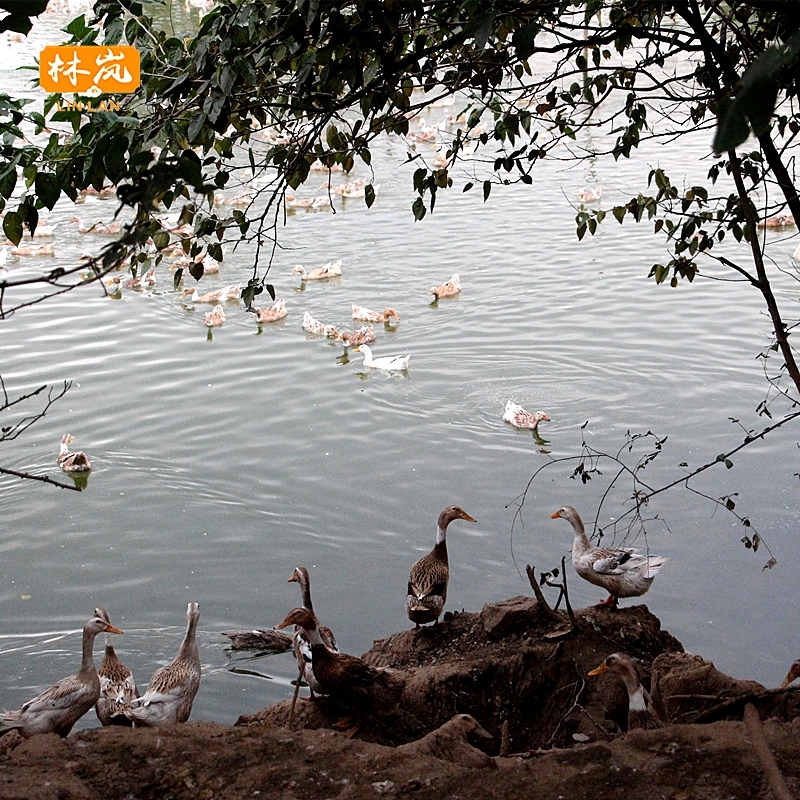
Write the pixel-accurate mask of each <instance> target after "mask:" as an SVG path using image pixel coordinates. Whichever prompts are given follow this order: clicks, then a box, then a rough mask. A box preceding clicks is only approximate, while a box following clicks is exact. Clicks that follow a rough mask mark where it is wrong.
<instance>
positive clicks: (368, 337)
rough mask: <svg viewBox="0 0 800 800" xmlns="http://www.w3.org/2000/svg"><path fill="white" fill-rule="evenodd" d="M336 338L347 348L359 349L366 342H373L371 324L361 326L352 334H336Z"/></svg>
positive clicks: (373, 335)
mask: <svg viewBox="0 0 800 800" xmlns="http://www.w3.org/2000/svg"><path fill="white" fill-rule="evenodd" d="M336 338H337V339H338V340H339V341H340V342H344V344H345V346H347V347H353V348H356V347H361V346H362V345H365V344H367V343H368V342H374V341H375V331H374V330H373V329H372V325H371V324H367V325H362V326H361V327H360V328H359V329H358V330H357V331H353V332H352V333H351V332H349V331H342V332H341V333H339V334H337V336H336Z"/></svg>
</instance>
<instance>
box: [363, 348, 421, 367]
mask: <svg viewBox="0 0 800 800" xmlns="http://www.w3.org/2000/svg"><path fill="white" fill-rule="evenodd" d="M358 349H359V350H361V351H363V353H364V366H365V367H372V368H373V369H388V370H397V371H400V370H404V369H408V362H409V360H410V359H411V354H408V355H405V356H381V357H380V358H373V357H372V350H371V349H370V346H369V345H368V344H362V345H360V346H359V348H358Z"/></svg>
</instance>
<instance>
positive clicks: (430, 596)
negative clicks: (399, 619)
mask: <svg viewBox="0 0 800 800" xmlns="http://www.w3.org/2000/svg"><path fill="white" fill-rule="evenodd" d="M456 519H463V520H466V521H467V522H477V520H476V519H475V518H474V517H471V516H470V515H469V514H467V512H466V511H464V509H463V508H460V507H459V506H448V507H447V508H446V509H445V510H444V511H442V513H441V514H439V522H438V526H437V530H436V544H435V545H434V546H433V550H431V551H430V553H428V554H427V555H425V556H423V557H422V558H420V559H419V561H417V563H416V564H414V566H413V567H411V573H410V574H409V576H408V593H407V597H406V613H407V614H408V618H409V619H410V620H411V621H412V622H413V623H414V628H415V629H416V628H419V626H420V625H424V624H425V623H426V622H432V623H433V624H434V625H436V624H438V621H439V617H440V616H441V613H442V611H443V610H444V604H445V601H446V600H447V583H448V581H449V580H450V564H449V562H448V560H447V538H446V537H447V527H448V525H450V523H451V522H452V521H453V520H456Z"/></svg>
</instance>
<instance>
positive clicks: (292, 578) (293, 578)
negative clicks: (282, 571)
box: [286, 573, 297, 583]
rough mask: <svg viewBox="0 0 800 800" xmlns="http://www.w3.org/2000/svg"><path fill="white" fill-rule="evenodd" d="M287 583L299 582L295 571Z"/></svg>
mask: <svg viewBox="0 0 800 800" xmlns="http://www.w3.org/2000/svg"><path fill="white" fill-rule="evenodd" d="M286 583H297V578H296V577H295V574H294V573H292V577H291V578H289V580H287V581H286Z"/></svg>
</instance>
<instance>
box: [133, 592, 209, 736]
mask: <svg viewBox="0 0 800 800" xmlns="http://www.w3.org/2000/svg"><path fill="white" fill-rule="evenodd" d="M186 616H187V617H188V620H189V622H188V624H187V626H186V635H185V636H184V637H183V641H182V642H181V646H180V649H179V650H178V655H176V656H175V658H174V659H173V660H172V662H171V663H170V664H167V665H166V666H165V667H161V669H157V670H156V671H155V672H154V673H153V677H152V678H150V683H148V684H147V690H146V691H145V693H144V694H143V695H142V696H141V697H139V698H137V699H136V700H133V701H132V702H131V704H130V706H129V707H128V709H127V710H126V712H125V714H126V716H128V717H130V718H131V719H132V720H133V724H134V727H142V728H163V727H164V726H165V725H172V724H174V723H176V722H186V720H187V719H189V714H191V712H192V703H193V702H194V697H195V695H196V694H197V690H198V689H199V688H200V653H199V652H198V650H197V644H196V642H195V633H196V631H197V623H198V621H199V619H200V609H199V606H198V605H197V603H189V607H188V608H187V609H186Z"/></svg>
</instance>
